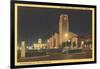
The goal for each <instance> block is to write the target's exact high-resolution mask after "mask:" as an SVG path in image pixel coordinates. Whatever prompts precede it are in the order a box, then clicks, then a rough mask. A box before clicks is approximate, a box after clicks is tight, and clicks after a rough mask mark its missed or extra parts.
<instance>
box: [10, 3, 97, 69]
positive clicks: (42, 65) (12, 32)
mask: <svg viewBox="0 0 100 69" xmlns="http://www.w3.org/2000/svg"><path fill="white" fill-rule="evenodd" d="M15 3H21V4H39V5H54V6H74V7H87V8H94V9H95V16H94V17H95V23H94V27H95V28H94V32H95V33H94V38H95V39H94V45H95V49H94V52H95V53H94V57H95V60H94V61H88V62H72V63H57V64H41V65H25V66H24V65H22V66H15V61H14V58H15V57H14V53H15V52H14V49H15V47H14V44H15V43H14V42H15V41H14V39H15V38H14V35H15V33H14V30H15V27H14V26H15V25H14V21H15V20H14V18H15V16H14V13H15V11H14V9H15V7H14V5H15ZM10 18H11V19H10V22H11V25H10V26H11V28H10V34H11V35H10V45H11V46H10V49H11V50H10V68H11V69H13V68H14V69H15V68H28V67H44V66H58V65H76V64H90V63H96V6H95V5H81V4H78V5H77V4H61V3H48V2H33V1H11V2H10Z"/></svg>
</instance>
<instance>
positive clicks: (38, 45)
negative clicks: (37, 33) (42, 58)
mask: <svg viewBox="0 0 100 69" xmlns="http://www.w3.org/2000/svg"><path fill="white" fill-rule="evenodd" d="M46 46H47V44H46V43H43V42H42V39H41V38H39V39H38V42H37V43H34V44H33V48H34V49H35V50H40V49H45V48H46Z"/></svg>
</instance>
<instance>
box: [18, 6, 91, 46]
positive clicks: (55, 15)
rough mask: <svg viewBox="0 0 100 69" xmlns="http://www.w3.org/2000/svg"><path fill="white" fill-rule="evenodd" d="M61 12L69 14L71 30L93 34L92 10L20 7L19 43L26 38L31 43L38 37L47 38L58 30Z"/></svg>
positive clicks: (83, 33) (82, 33)
mask: <svg viewBox="0 0 100 69" xmlns="http://www.w3.org/2000/svg"><path fill="white" fill-rule="evenodd" d="M61 14H67V15H68V16H69V25H70V31H71V32H74V33H76V34H78V35H86V34H91V29H92V25H91V24H92V23H91V22H92V12H91V11H88V10H87V11H83V10H69V9H50V8H49V9H47V8H32V7H18V44H20V41H22V40H24V41H26V43H27V44H28V45H30V44H32V43H33V42H36V41H37V39H38V38H43V39H47V38H48V37H50V36H51V35H52V34H53V33H54V32H58V25H59V16H60V15H61Z"/></svg>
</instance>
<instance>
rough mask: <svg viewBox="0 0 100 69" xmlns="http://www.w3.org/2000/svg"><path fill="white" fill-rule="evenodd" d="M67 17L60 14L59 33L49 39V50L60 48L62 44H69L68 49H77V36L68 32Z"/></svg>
mask: <svg viewBox="0 0 100 69" xmlns="http://www.w3.org/2000/svg"><path fill="white" fill-rule="evenodd" d="M68 18H69V17H68V15H65V14H62V15H60V19H59V30H58V31H59V32H58V33H54V35H52V37H50V38H49V42H48V45H49V46H50V47H49V48H58V47H59V46H62V44H63V43H64V42H68V41H70V42H71V46H70V48H77V46H78V38H77V37H78V35H77V34H75V33H73V32H70V31H69V19H68ZM50 43H51V44H50Z"/></svg>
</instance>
